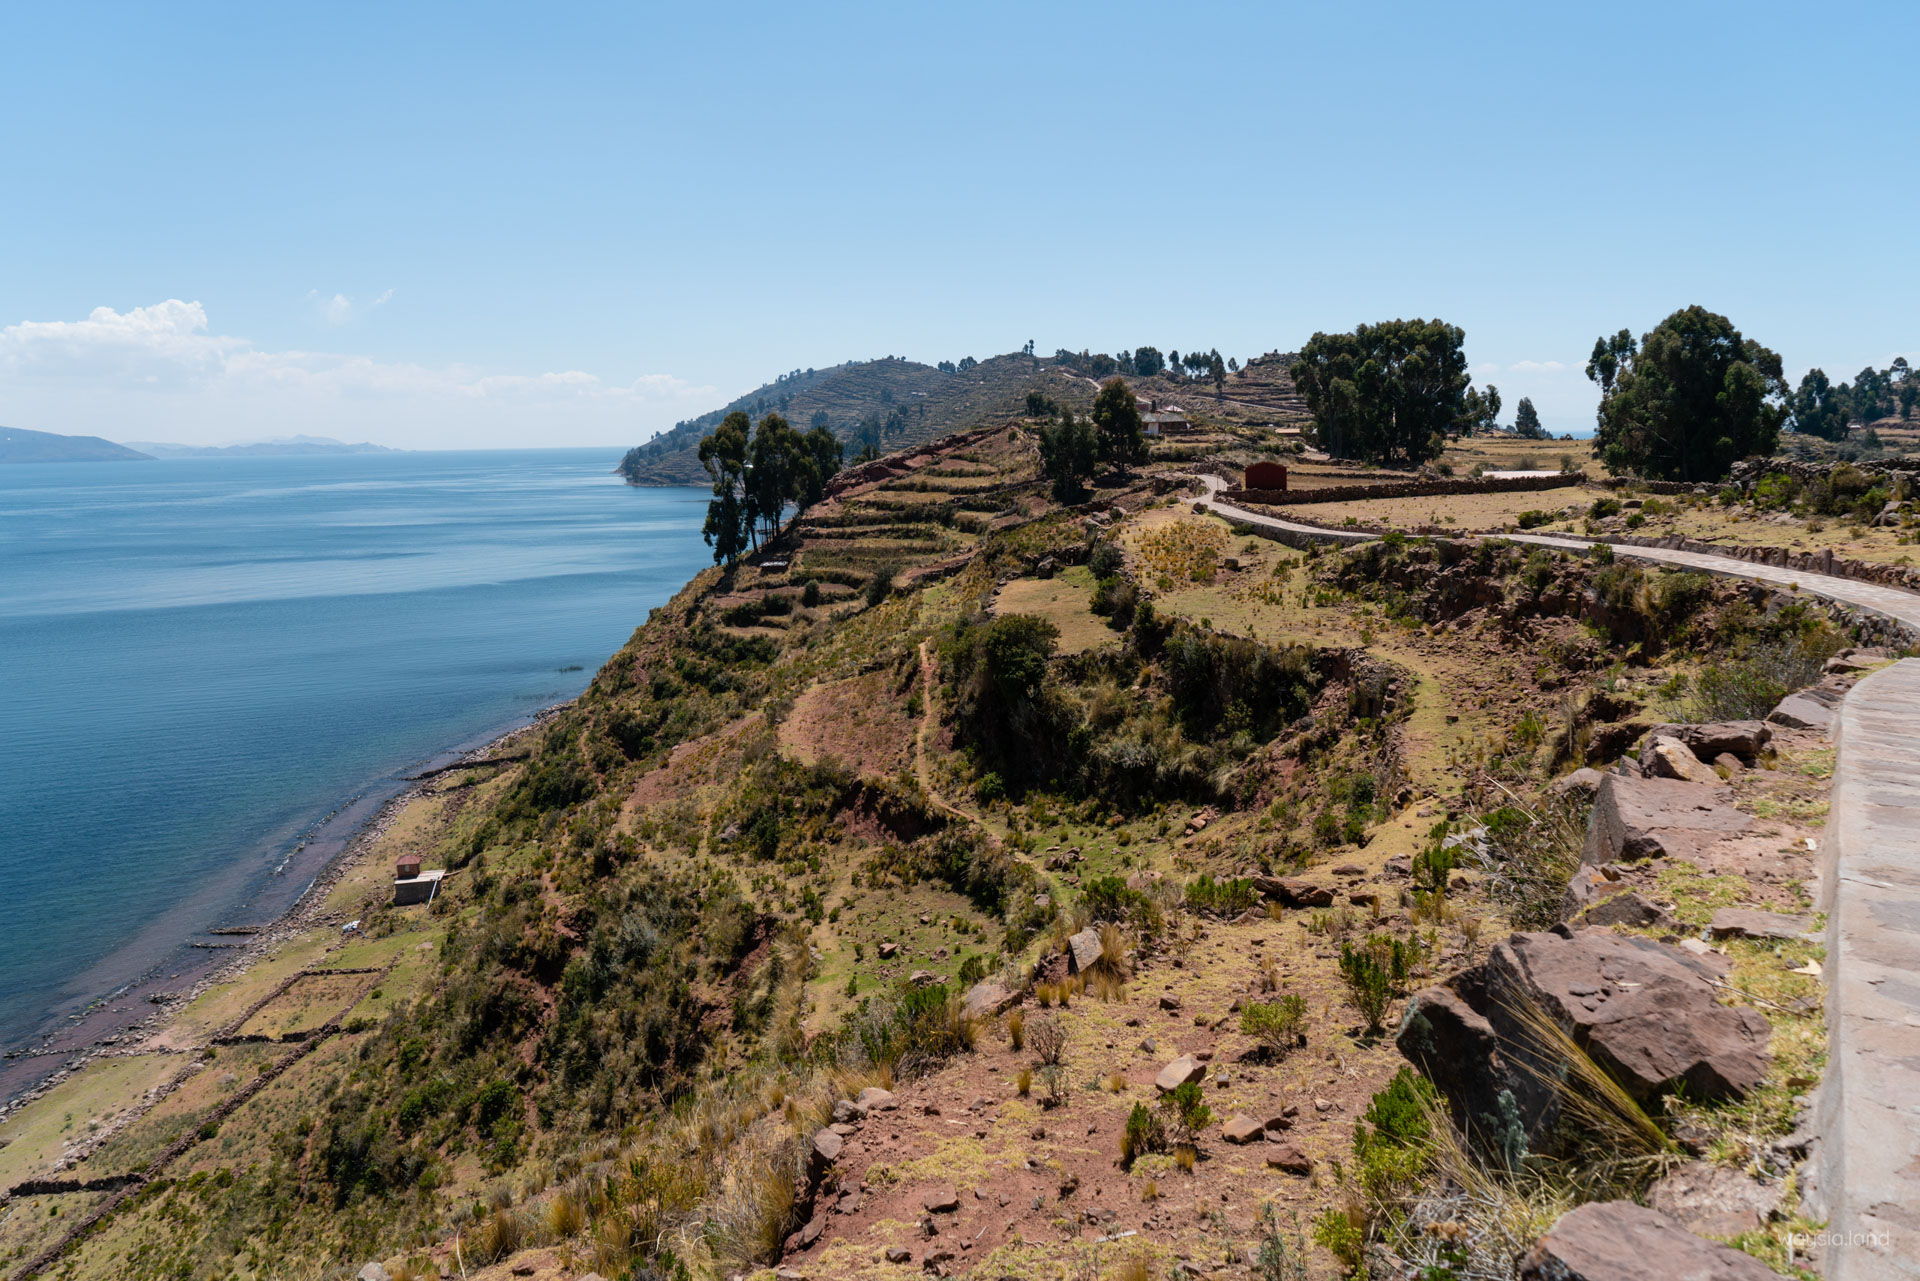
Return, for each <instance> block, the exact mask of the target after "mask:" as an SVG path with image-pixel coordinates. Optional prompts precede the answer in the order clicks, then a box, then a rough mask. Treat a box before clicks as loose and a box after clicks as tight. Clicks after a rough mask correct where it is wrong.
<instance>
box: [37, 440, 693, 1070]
mask: <svg viewBox="0 0 1920 1281" xmlns="http://www.w3.org/2000/svg"><path fill="white" fill-rule="evenodd" d="M618 458H619V451H618V450H529V451H502V452H486V453H479V452H475V453H418V454H372V455H348V456H341V457H332V458H232V459H229V458H219V459H166V460H160V461H155V462H129V463H76V464H43V465H21V466H10V467H0V674H3V677H4V679H3V680H0V709H3V715H0V1048H4V1049H8V1050H16V1049H19V1048H22V1047H23V1046H25V1045H27V1044H29V1043H36V1044H37V1043H39V1041H40V1040H41V1038H43V1037H44V1036H45V1035H46V1034H47V1033H48V1032H49V1031H52V1030H57V1029H61V1028H73V1027H75V1025H76V1016H79V1015H81V1014H82V1013H83V1012H84V1011H87V1010H88V1009H89V1008H90V1007H91V1009H92V1011H93V1016H89V1017H90V1018H91V1017H94V1016H97V1015H99V1014H101V1013H103V1012H104V1010H105V1008H107V1007H111V1006H113V1003H114V1002H115V1001H116V1000H124V1001H132V1000H133V999H134V998H133V997H132V996H129V995H127V985H129V984H132V983H135V982H136V981H140V980H142V979H145V980H146V981H147V982H148V983H149V985H151V983H152V982H153V981H155V980H159V981H161V985H162V986H164V985H165V982H164V981H165V980H167V979H169V978H170V977H171V976H172V974H173V973H174V972H177V971H179V970H180V969H181V968H182V957H183V956H184V957H185V958H186V959H187V961H188V962H189V965H188V968H192V967H191V964H190V963H191V961H192V960H193V959H194V955H195V954H192V953H184V952H183V951H182V948H183V945H184V944H185V943H186V942H187V941H189V940H191V939H193V938H196V937H198V938H201V939H205V938H206V936H205V935H204V934H203V933H202V931H204V930H206V929H208V928H209V927H214V926H221V925H252V924H261V923H264V922H265V921H268V920H270V919H272V918H273V917H274V916H276V915H278V914H279V913H280V912H281V911H283V910H284V909H285V908H286V907H287V906H288V905H289V904H290V903H291V902H292V901H293V900H294V899H295V898H297V897H298V895H299V893H300V892H301V890H302V889H303V888H304V887H305V885H306V884H307V883H308V881H310V880H311V878H312V875H313V872H314V868H313V867H312V866H310V865H309V864H311V862H312V858H311V856H309V857H308V858H306V859H304V860H303V859H302V858H298V857H290V856H291V855H293V854H294V852H295V851H296V850H311V848H313V846H312V844H310V842H311V839H312V837H313V835H314V833H315V832H316V830H318V829H317V825H318V824H320V823H321V821H322V820H323V819H325V818H326V817H327V816H328V815H329V814H330V813H334V812H336V811H338V810H340V808H341V807H342V806H343V805H347V804H348V803H349V802H351V801H353V800H354V799H355V798H359V802H360V804H359V807H358V808H359V811H360V812H362V814H361V816H364V811H366V810H368V809H369V808H372V807H374V806H375V804H376V802H377V801H378V800H379V799H381V798H382V797H383V796H384V795H390V794H392V793H393V792H394V791H395V790H397V788H398V784H396V783H394V782H393V781H392V780H393V776H394V775H396V774H400V773H405V772H410V770H411V769H412V768H413V767H416V766H419V765H421V764H423V763H425V762H427V761H428V760H429V759H430V758H432V757H434V756H435V755H436V754H438V753H444V752H445V751H446V750H448V749H450V748H453V747H456V746H474V745H477V744H478V743H479V742H480V741H483V740H484V739H486V738H488V737H491V736H492V735H493V734H495V733H498V732H500V731H502V730H505V729H508V728H511V727H512V726H514V725H515V724H518V723H521V722H523V721H524V720H525V719H526V718H527V717H529V716H531V715H532V714H534V713H536V712H538V711H539V710H540V709H542V708H544V707H548V706H550V705H552V704H554V703H556V702H560V701H563V700H565V699H568V698H571V697H573V696H574V695H575V694H577V693H579V692H580V690H581V689H583V688H585V686H586V683H587V681H588V679H589V678H590V677H591V676H592V675H593V673H594V671H595V669H597V668H598V667H599V665H600V664H601V663H602V662H603V661H604V660H605V659H606V657H607V656H608V655H609V654H611V653H612V652H613V651H614V650H615V649H617V648H619V647H620V645H621V644H623V643H624V642H625V641H626V639H627V637H628V636H629V635H630V634H631V633H632V631H633V629H634V628H635V627H636V626H638V625H639V624H640V623H641V622H643V621H644V620H645V618H646V615H647V611H648V609H650V608H651V607H653V606H655V605H658V604H661V603H663V602H664V601H665V600H666V599H667V598H668V597H670V596H671V595H672V594H673V593H674V592H675V591H676V590H678V589H679V587H680V586H681V585H682V584H683V583H685V582H686V580H687V579H688V578H689V577H690V576H691V575H692V574H693V573H694V572H695V571H697V570H698V569H700V568H701V566H703V565H705V564H708V563H710V558H709V555H708V553H707V549H706V548H705V547H704V546H703V545H702V543H701V541H700V534H699V529H700V522H701V519H702V517H703V515H704V512H705V504H704V496H703V495H702V494H700V493H699V492H698V491H695V490H691V489H675V490H640V489H632V488H629V487H628V486H626V485H625V484H623V483H622V482H621V481H620V479H619V477H617V476H614V475H613V474H612V468H613V465H614V463H615V462H617V461H618ZM339 825H340V824H339V823H338V822H336V823H335V826H339ZM335 843H336V844H337V839H336V842H335ZM197 955H198V957H199V958H201V960H202V967H201V968H204V962H205V960H206V959H208V958H211V957H217V956H218V953H208V952H205V951H202V952H199V953H198V954H197ZM161 970H165V971H167V972H166V973H160V972H159V971H161ZM116 993H119V995H118V996H116V995H115V994H116ZM103 1002H104V1003H105V1005H104V1006H103V1004H102V1003H103ZM129 1008H130V1007H129ZM138 1012H139V1011H138V1010H135V1011H134V1013H136V1014H137V1013H138Z"/></svg>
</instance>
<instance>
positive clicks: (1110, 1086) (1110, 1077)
mask: <svg viewBox="0 0 1920 1281" xmlns="http://www.w3.org/2000/svg"><path fill="white" fill-rule="evenodd" d="M1107 1092H1108V1093H1109V1094H1125V1093H1126V1092H1127V1078H1126V1077H1124V1076H1121V1075H1120V1074H1119V1073H1118V1072H1109V1073H1108V1074H1107Z"/></svg>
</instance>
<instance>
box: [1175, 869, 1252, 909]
mask: <svg viewBox="0 0 1920 1281" xmlns="http://www.w3.org/2000/svg"><path fill="white" fill-rule="evenodd" d="M1186 898H1187V906H1188V907H1189V908H1190V909H1192V910H1193V911H1196V912H1212V913H1214V914H1215V915H1217V916H1237V915H1239V914H1240V913H1241V912H1244V911H1246V910H1247V909H1249V908H1251V907H1252V906H1253V905H1254V904H1255V903H1256V902H1258V901H1259V898H1260V896H1259V894H1258V893H1257V892H1255V890H1254V888H1253V882H1252V881H1250V880H1247V879H1245V878H1243V877H1228V878H1227V879H1225V880H1221V881H1216V880H1214V879H1213V877H1211V876H1209V875H1207V874H1206V873H1204V872H1202V873H1201V874H1200V875H1199V876H1197V877H1195V878H1194V879H1193V880H1191V881H1189V882H1187V893H1186Z"/></svg>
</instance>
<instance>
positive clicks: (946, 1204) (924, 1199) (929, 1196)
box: [920, 1183, 960, 1214]
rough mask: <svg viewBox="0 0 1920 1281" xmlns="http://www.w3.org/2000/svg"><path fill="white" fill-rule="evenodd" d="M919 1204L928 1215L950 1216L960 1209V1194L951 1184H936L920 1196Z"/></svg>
mask: <svg viewBox="0 0 1920 1281" xmlns="http://www.w3.org/2000/svg"><path fill="white" fill-rule="evenodd" d="M920 1204H921V1205H923V1206H925V1207H926V1210H927V1213H928V1214H952V1213H953V1212H954V1211H956V1210H958V1209H959V1208H960V1193H959V1192H958V1191H957V1190H956V1189H955V1188H954V1186H953V1184H951V1183H940V1184H936V1185H935V1186H933V1187H930V1188H928V1189H927V1190H926V1191H925V1192H924V1193H922V1194H921V1196H920Z"/></svg>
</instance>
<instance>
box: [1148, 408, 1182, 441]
mask: <svg viewBox="0 0 1920 1281" xmlns="http://www.w3.org/2000/svg"><path fill="white" fill-rule="evenodd" d="M1190 425H1191V424H1189V423H1188V422H1187V411H1186V410H1184V409H1182V408H1180V406H1178V405H1165V406H1162V405H1160V404H1158V403H1154V402H1149V404H1148V406H1147V409H1146V412H1145V413H1143V414H1141V415H1140V427H1141V430H1142V431H1144V432H1146V434H1147V435H1149V436H1162V435H1171V434H1172V433H1174V432H1180V431H1185V430H1186V429H1187V428H1188V427H1189V426H1190Z"/></svg>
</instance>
